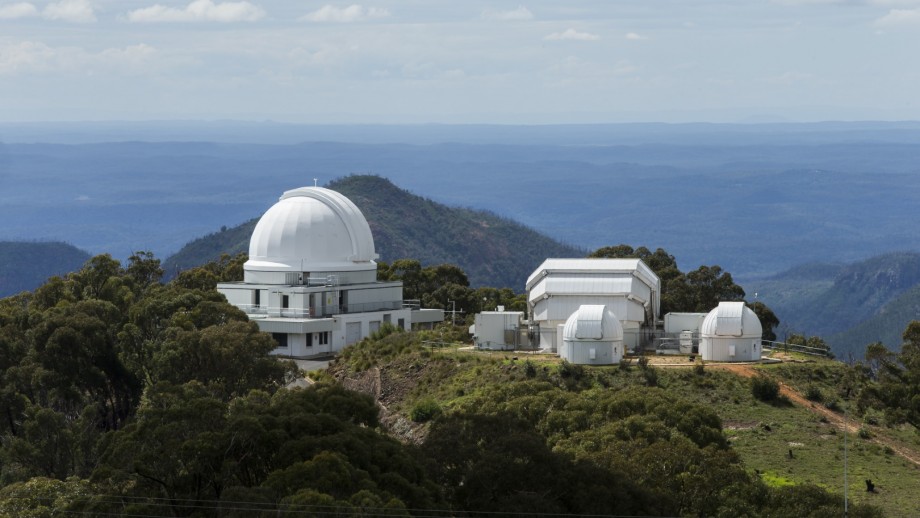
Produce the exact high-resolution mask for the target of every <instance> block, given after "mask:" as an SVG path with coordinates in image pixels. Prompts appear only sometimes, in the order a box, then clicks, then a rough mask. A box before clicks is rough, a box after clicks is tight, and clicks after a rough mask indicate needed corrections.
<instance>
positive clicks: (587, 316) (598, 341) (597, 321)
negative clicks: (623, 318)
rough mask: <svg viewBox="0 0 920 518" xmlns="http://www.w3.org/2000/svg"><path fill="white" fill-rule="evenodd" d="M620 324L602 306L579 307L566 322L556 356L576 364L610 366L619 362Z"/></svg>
mask: <svg viewBox="0 0 920 518" xmlns="http://www.w3.org/2000/svg"><path fill="white" fill-rule="evenodd" d="M623 347H624V346H623V325H622V324H620V321H619V319H617V316H616V315H615V314H614V313H613V311H612V310H610V309H608V308H607V306H604V305H589V304H586V305H582V306H580V307H579V308H578V309H577V310H576V311H575V312H574V313H572V315H571V316H570V317H569V318H568V320H566V322H565V327H564V328H563V330H562V344H561V345H560V347H559V356H560V357H561V358H562V359H564V360H566V361H569V362H571V363H575V364H579V365H612V364H616V363H620V360H622V359H623Z"/></svg>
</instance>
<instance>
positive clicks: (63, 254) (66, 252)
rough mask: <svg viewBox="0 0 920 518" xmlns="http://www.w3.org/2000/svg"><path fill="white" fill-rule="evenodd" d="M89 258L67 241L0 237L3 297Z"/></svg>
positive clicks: (0, 296)
mask: <svg viewBox="0 0 920 518" xmlns="http://www.w3.org/2000/svg"><path fill="white" fill-rule="evenodd" d="M89 258H90V255H89V254H88V253H86V252H84V251H83V250H80V249H79V248H77V247H75V246H72V245H68V244H66V243H60V242H49V243H22V242H11V241H0V298H2V297H8V296H10V295H15V294H16V293H19V292H21V291H31V290H34V289H35V288H37V287H38V286H41V285H42V284H43V283H44V282H45V281H46V280H48V278H49V277H52V276H54V275H64V274H66V273H69V272H72V271H74V270H78V269H80V267H81V266H83V263H85V262H86V260H87V259H89Z"/></svg>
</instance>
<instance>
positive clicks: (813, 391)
mask: <svg viewBox="0 0 920 518" xmlns="http://www.w3.org/2000/svg"><path fill="white" fill-rule="evenodd" d="M805 398H806V399H808V400H809V401H821V400H823V399H824V394H822V393H821V389H819V388H818V387H816V386H815V385H809V386H808V388H807V389H805Z"/></svg>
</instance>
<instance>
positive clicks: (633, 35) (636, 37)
mask: <svg viewBox="0 0 920 518" xmlns="http://www.w3.org/2000/svg"><path fill="white" fill-rule="evenodd" d="M626 39H627V40H633V41H639V40H647V39H648V38H647V37H645V36H641V35H639V34H637V33H635V32H628V33H626Z"/></svg>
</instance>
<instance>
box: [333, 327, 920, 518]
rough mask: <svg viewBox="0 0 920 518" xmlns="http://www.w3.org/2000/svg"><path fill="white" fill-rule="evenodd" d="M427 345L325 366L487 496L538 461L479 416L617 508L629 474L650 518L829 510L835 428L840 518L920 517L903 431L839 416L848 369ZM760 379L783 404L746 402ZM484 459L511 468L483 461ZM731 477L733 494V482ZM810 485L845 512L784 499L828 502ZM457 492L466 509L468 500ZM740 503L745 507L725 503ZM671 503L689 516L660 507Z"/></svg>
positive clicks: (356, 354)
mask: <svg viewBox="0 0 920 518" xmlns="http://www.w3.org/2000/svg"><path fill="white" fill-rule="evenodd" d="M424 339H425V338H424V336H419V337H414V336H410V335H408V334H396V335H390V336H389V337H384V338H382V339H380V340H378V341H373V340H368V341H365V342H361V343H360V344H357V345H355V346H352V347H350V348H348V349H346V350H345V351H343V353H342V355H341V356H340V357H339V358H338V360H337V361H336V362H335V363H334V364H333V365H332V366H331V367H330V369H329V372H330V374H332V376H333V377H334V378H335V379H337V380H338V381H339V382H340V383H342V384H343V385H345V386H346V387H349V388H351V389H353V390H360V391H363V392H365V393H367V394H369V395H372V396H374V397H375V398H376V399H377V401H378V402H379V403H380V404H381V407H382V412H383V418H382V422H383V423H384V424H385V425H386V426H387V428H388V429H389V430H390V431H391V433H394V434H396V435H397V436H399V437H401V438H402V439H403V440H404V441H408V442H413V443H417V444H421V445H422V449H423V450H430V449H432V448H443V447H449V448H453V451H456V452H457V453H456V455H460V456H464V462H463V463H462V468H459V467H454V465H451V466H452V467H451V468H449V469H466V470H468V471H466V473H465V474H466V476H468V477H470V478H473V477H474V476H476V475H485V473H482V472H480V471H479V470H484V471H486V473H488V474H490V475H491V476H493V477H501V480H502V481H503V482H502V483H501V484H498V483H496V484H495V489H493V490H492V492H490V496H491V497H493V498H496V497H498V495H502V494H503V492H507V493H511V494H513V493H514V492H515V491H520V490H521V489H519V487H520V486H519V484H523V482H521V481H519V480H515V479H514V478H513V477H512V476H510V475H508V476H507V477H506V476H502V474H504V473H506V470H508V469H512V468H511V466H514V465H516V464H517V463H523V464H525V465H529V466H532V469H533V470H539V469H540V468H541V467H542V466H539V462H540V461H539V460H538V459H534V458H532V457H529V456H528V451H533V450H525V449H524V448H523V447H521V446H520V445H521V444H523V443H524V441H521V440H518V444H517V447H516V446H515V445H514V444H509V443H510V442H511V441H503V440H502V438H503V437H506V436H507V435H506V434H505V432H504V431H503V432H498V433H496V432H495V428H485V429H484V428H477V425H480V423H483V422H484V421H485V420H486V419H490V418H491V419H496V420H503V421H501V422H502V423H507V424H508V430H510V431H509V432H508V434H512V433H515V432H517V430H515V429H514V428H513V427H512V426H510V424H512V423H515V422H522V423H524V424H525V428H526V429H527V430H529V436H528V437H527V439H528V440H527V442H526V444H528V448H532V447H533V445H543V444H545V446H546V448H548V449H549V450H551V451H552V452H556V453H564V454H567V455H569V456H570V458H574V459H576V460H578V461H581V462H584V463H585V464H587V465H594V466H595V467H598V468H602V469H609V470H611V471H613V472H618V473H619V474H620V475H619V476H620V480H622V481H624V484H625V485H623V486H620V485H619V484H618V485H617V487H618V488H619V489H621V490H623V491H624V493H627V494H622V495H620V496H619V498H620V500H621V501H626V502H628V501H633V502H634V501H635V498H636V497H635V495H629V494H628V492H629V488H630V486H629V485H628V484H629V482H627V481H640V482H641V483H642V485H643V488H644V489H645V490H646V491H648V492H649V493H650V494H652V495H654V496H653V499H654V500H655V501H656V502H657V503H658V504H660V505H662V506H665V509H663V510H662V509H656V510H657V511H658V513H657V514H656V515H666V516H691V515H692V516H696V515H700V516H742V515H744V516H758V515H760V513H759V512H758V510H757V509H756V505H757V504H755V503H754V502H756V501H757V498H756V497H754V495H755V494H760V495H764V494H775V495H776V497H777V498H776V500H775V502H776V504H775V505H776V506H777V507H774V508H773V509H772V513H773V514H769V513H768V514H769V515H770V516H840V515H841V514H842V509H841V508H842V504H843V498H842V495H840V494H839V491H840V488H841V487H842V486H841V484H842V480H841V479H840V477H841V473H842V470H843V456H842V450H843V442H844V434H843V430H844V428H846V429H847V430H848V439H847V440H848V446H847V448H848V454H849V459H848V462H849V473H850V479H849V484H848V488H849V490H848V492H849V498H850V500H849V502H850V506H851V508H850V513H851V516H853V515H854V509H853V506H854V504H855V505H857V506H860V507H861V506H862V505H864V504H870V505H873V506H879V507H882V508H883V509H884V512H885V515H886V516H915V515H916V512H917V511H918V510H920V508H918V507H917V501H916V498H915V496H914V493H915V487H916V484H917V482H918V480H920V478H918V477H920V470H918V466H917V465H916V462H917V461H916V458H917V451H918V449H920V442H918V439H917V436H916V434H915V433H914V432H913V430H912V429H910V428H909V427H903V426H901V427H890V428H889V427H886V426H876V425H869V424H862V425H860V424H857V423H858V421H856V420H855V419H854V418H855V417H856V416H854V409H853V408H851V409H850V414H849V422H847V418H846V417H845V416H844V414H843V411H842V405H843V404H845V403H843V402H841V401H840V400H839V398H840V396H839V395H838V394H839V393H841V392H842V389H841V387H840V385H841V383H840V380H841V379H844V378H845V377H846V374H847V372H848V371H847V369H849V367H847V366H846V365H844V364H842V363H840V362H832V361H826V360H821V361H818V362H815V361H814V360H811V361H809V362H801V361H792V362H790V363H783V364H781V365H776V366H751V365H737V364H736V365H717V364H710V363H707V364H706V365H705V366H703V365H701V364H699V363H697V364H695V365H694V364H689V363H687V362H686V360H685V359H681V360H682V361H677V360H676V359H668V358H664V357H654V358H651V359H650V361H649V364H648V365H647V366H642V364H641V363H640V364H638V365H637V362H636V359H632V360H631V364H625V365H621V366H609V367H601V366H596V367H582V366H577V365H571V364H567V363H564V362H560V361H559V359H558V358H556V357H554V356H551V355H540V354H536V355H530V354H525V355H521V354H520V353H507V354H503V353H487V352H479V351H475V350H471V349H461V348H451V349H447V350H431V349H427V348H425V347H420V346H419V341H420V340H424ZM787 359H789V358H787ZM759 375H765V376H769V377H771V378H773V379H775V380H777V381H781V382H783V383H784V385H782V390H783V396H784V397H781V398H778V399H777V400H775V401H772V402H764V401H762V400H759V399H757V398H755V397H753V395H752V384H753V382H752V380H751V377H758V376H759ZM757 379H761V378H757ZM799 385H802V388H799ZM806 387H807V388H810V389H811V390H810V391H809V392H818V393H819V394H820V396H821V398H822V399H821V401H826V406H827V407H829V408H825V407H824V406H822V405H821V404H820V403H818V404H813V403H812V402H811V401H807V400H805V398H804V397H802V396H801V395H800V391H802V390H805V388H806ZM793 396H794V397H793ZM816 407H820V408H816ZM876 412H877V411H876ZM867 415H868V414H867ZM870 419H878V415H877V414H871V416H870ZM480 426H481V425H480ZM860 429H865V432H859V430H860ZM858 432H859V433H858ZM446 433H449V434H450V435H447V436H446V435H445V434H446ZM477 433H481V434H483V435H476V434H477ZM490 434H494V435H490ZM698 447H700V448H702V450H700V449H697V448H698ZM504 448H510V450H509V451H508V452H507V453H506V452H504V451H503V449H504ZM717 452H721V453H717ZM790 452H791V453H790ZM712 454H715V456H714V457H709V455H712ZM505 455H508V456H509V457H511V459H514V461H512V460H507V461H506V460H505V459H506V457H505ZM720 455H722V456H721V457H720ZM493 456H494V457H495V458H496V459H498V460H496V461H495V462H498V463H502V462H508V464H507V465H500V466H494V465H492V464H490V462H492V461H491V460H490V459H491V458H492V457H493ZM730 459H731V460H730ZM520 475H522V476H524V474H523V473H521V474H520ZM866 479H871V480H873V481H875V483H876V484H877V487H878V490H877V492H874V493H869V492H866V491H865V485H864V480H866ZM716 481H719V482H716ZM529 483H530V484H546V486H543V485H540V486H537V485H534V486H533V487H539V489H540V490H541V492H542V491H545V494H552V491H553V489H554V488H553V487H552V486H551V484H549V483H547V482H533V481H532V482H529ZM714 483H715V484H716V486H715V487H714V486H711V485H710V484H714ZM734 484H738V485H739V486H740V487H739V486H735V487H734V488H730V487H729V486H732V485H734ZM882 486H884V487H882ZM819 487H820V488H824V490H827V491H828V492H829V493H834V494H833V495H831V494H829V493H824V494H825V495H826V498H827V499H828V505H833V506H840V507H841V508H829V509H823V510H821V511H818V509H817V507H818V506H819V505H821V504H819V503H818V502H810V503H805V502H803V503H801V504H792V503H791V502H792V501H793V500H795V499H797V498H800V497H801V496H803V495H805V494H808V493H810V492H811V491H815V493H812V494H813V495H817V494H821V493H823V491H824V490H819V489H818V488H819ZM809 488H812V489H809ZM701 494H706V495H710V497H711V498H709V497H707V498H704V499H703V500H704V501H706V502H709V504H711V505H712V506H713V507H711V508H705V509H700V508H693V505H694V504H693V503H691V502H693V501H694V498H695V496H694V495H701ZM462 496H466V498H469V499H470V501H471V502H472V503H475V502H476V501H477V498H478V497H477V495H475V494H468V495H462ZM675 497H676V498H678V499H685V500H682V502H675V501H673V500H671V499H672V498H675ZM736 497H737V498H740V499H741V500H742V501H744V502H747V505H751V508H743V507H741V508H739V507H735V506H736V505H738V504H737V503H736V502H734V498H736ZM831 502H833V504H830V503H831ZM675 504H677V505H678V506H680V505H686V507H683V508H680V507H677V508H674V507H669V506H671V505H675ZM598 505H599V506H600V505H602V504H600V501H599V502H598ZM719 506H724V508H722V509H716V507H719ZM781 506H790V507H786V508H784V509H781ZM691 509H692V512H691ZM633 511H634V512H632V513H625V512H624V513H622V514H628V515H644V514H652V513H649V509H648V508H647V507H646V508H641V509H633ZM720 511H721V512H720ZM593 512H595V513H601V511H600V510H594V511H593ZM604 512H610V511H609V510H605V511H604ZM862 512H865V509H863V511H862Z"/></svg>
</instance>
